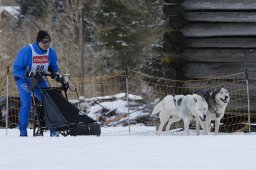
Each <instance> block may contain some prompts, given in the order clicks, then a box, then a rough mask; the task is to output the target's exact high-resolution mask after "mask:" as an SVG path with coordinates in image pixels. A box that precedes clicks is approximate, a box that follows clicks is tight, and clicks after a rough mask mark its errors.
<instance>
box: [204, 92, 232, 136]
mask: <svg viewBox="0 0 256 170" xmlns="http://www.w3.org/2000/svg"><path fill="white" fill-rule="evenodd" d="M200 95H201V94H200ZM202 96H203V97H205V99H206V101H207V103H208V106H209V108H208V113H207V116H206V120H205V122H200V124H201V126H202V128H203V129H204V131H205V132H204V133H205V134H209V133H210V131H211V121H212V120H215V134H218V132H219V127H220V120H221V119H222V118H223V116H224V114H225V110H226V107H227V104H228V102H229V100H230V97H229V92H228V91H227V89H225V88H223V87H222V88H216V89H215V90H213V91H211V92H209V93H207V94H206V95H202Z"/></svg>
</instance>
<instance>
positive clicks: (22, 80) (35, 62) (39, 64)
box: [13, 30, 59, 136]
mask: <svg viewBox="0 0 256 170" xmlns="http://www.w3.org/2000/svg"><path fill="white" fill-rule="evenodd" d="M50 43H51V37H50V35H49V34H48V32H47V31H43V30H40V31H39V32H38V33H37V39H36V42H35V43H33V44H29V45H26V46H24V47H22V48H21V49H20V50H19V52H18V55H17V57H16V60H15V62H14V65H13V75H14V79H15V81H16V85H17V87H18V91H19V95H20V100H21V108H20V120H19V130H20V136H28V134H27V126H28V118H29V112H30V107H31V90H30V88H31V83H30V79H31V78H32V77H34V76H35V75H37V74H38V73H40V72H47V71H50V72H51V73H52V75H53V77H55V75H56V74H57V72H58V71H59V67H58V57H57V54H56V52H55V50H54V49H53V48H50V47H49V45H50ZM38 86H40V87H41V88H45V87H48V84H47V81H46V80H44V79H42V80H41V81H40V82H38ZM34 92H35V95H36V96H37V98H38V99H39V100H40V101H41V99H42V96H41V95H42V94H41V93H40V90H39V89H35V90H34ZM55 134H56V131H55V130H54V129H51V130H50V135H51V136H55Z"/></svg>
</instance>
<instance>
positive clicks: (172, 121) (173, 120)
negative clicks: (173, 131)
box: [166, 116, 181, 131]
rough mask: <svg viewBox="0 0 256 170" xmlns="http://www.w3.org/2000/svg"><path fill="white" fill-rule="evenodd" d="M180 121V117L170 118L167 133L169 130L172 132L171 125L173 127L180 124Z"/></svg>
mask: <svg viewBox="0 0 256 170" xmlns="http://www.w3.org/2000/svg"><path fill="white" fill-rule="evenodd" d="M180 120H181V118H180V117H178V116H173V117H172V118H170V119H169V121H168V124H167V125H166V131H169V130H170V127H171V125H172V124H173V123H175V122H178V121H180Z"/></svg>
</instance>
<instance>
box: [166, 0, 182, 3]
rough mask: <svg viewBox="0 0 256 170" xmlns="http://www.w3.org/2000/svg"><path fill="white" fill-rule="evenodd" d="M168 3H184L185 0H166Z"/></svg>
mask: <svg viewBox="0 0 256 170" xmlns="http://www.w3.org/2000/svg"><path fill="white" fill-rule="evenodd" d="M165 2H166V3H183V2H184V0H165Z"/></svg>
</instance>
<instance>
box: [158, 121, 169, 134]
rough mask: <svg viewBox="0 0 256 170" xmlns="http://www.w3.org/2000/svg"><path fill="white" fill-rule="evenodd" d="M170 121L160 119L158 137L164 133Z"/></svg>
mask: <svg viewBox="0 0 256 170" xmlns="http://www.w3.org/2000/svg"><path fill="white" fill-rule="evenodd" d="M167 121H168V119H160V125H159V128H158V131H157V133H156V134H157V135H160V134H161V132H162V131H163V128H164V125H165V124H166V122H167Z"/></svg>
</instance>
